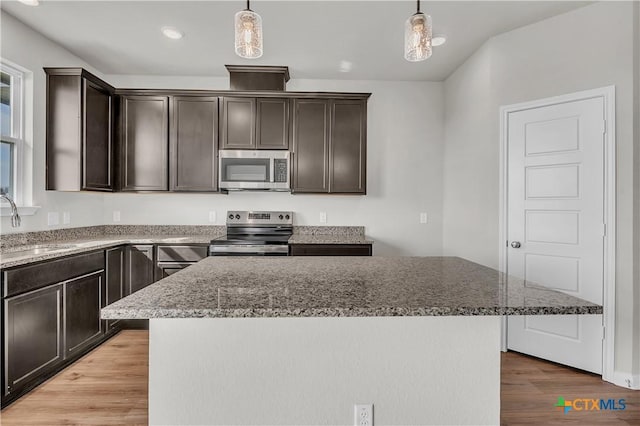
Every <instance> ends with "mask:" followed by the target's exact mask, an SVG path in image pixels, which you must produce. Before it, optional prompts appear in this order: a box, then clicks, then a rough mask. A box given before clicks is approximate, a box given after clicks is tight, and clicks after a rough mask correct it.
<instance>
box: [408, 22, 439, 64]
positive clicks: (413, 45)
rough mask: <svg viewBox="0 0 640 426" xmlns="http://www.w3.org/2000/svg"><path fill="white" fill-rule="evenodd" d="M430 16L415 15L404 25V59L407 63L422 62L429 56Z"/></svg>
mask: <svg viewBox="0 0 640 426" xmlns="http://www.w3.org/2000/svg"><path fill="white" fill-rule="evenodd" d="M431 36H432V35H431V16H429V15H425V14H424V13H422V12H418V13H415V14H413V15H411V16H410V17H409V19H407V22H406V23H405V25H404V58H405V59H406V60H407V61H411V62H418V61H424V60H425V59H427V58H428V57H429V56H431V51H432V49H431Z"/></svg>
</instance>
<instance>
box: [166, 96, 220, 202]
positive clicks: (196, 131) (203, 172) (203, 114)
mask: <svg viewBox="0 0 640 426" xmlns="http://www.w3.org/2000/svg"><path fill="white" fill-rule="evenodd" d="M217 153H218V98H216V97H194V96H191V97H188V96H176V97H174V98H173V100H172V103H171V148H170V158H171V190H172V191H216V190H217V189H218V188H217Z"/></svg>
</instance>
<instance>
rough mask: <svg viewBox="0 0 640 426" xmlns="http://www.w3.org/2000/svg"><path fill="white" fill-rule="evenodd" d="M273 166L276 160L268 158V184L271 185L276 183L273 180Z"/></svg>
mask: <svg viewBox="0 0 640 426" xmlns="http://www.w3.org/2000/svg"><path fill="white" fill-rule="evenodd" d="M275 165H276V160H275V158H273V157H271V158H269V182H270V183H273V182H275V181H276V179H275V171H274V169H275Z"/></svg>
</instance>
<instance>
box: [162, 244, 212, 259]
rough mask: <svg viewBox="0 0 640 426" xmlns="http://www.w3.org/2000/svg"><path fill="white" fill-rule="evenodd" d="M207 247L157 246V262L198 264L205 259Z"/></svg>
mask: <svg viewBox="0 0 640 426" xmlns="http://www.w3.org/2000/svg"><path fill="white" fill-rule="evenodd" d="M207 251H208V246H199V245H189V246H185V245H180V246H158V255H157V258H156V260H157V261H158V262H198V261H200V260H202V259H204V258H205V257H207Z"/></svg>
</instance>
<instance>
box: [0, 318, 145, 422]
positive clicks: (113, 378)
mask: <svg viewBox="0 0 640 426" xmlns="http://www.w3.org/2000/svg"><path fill="white" fill-rule="evenodd" d="M148 371H149V334H148V332H147V331H144V330H127V331H123V332H121V333H119V334H118V335H117V336H115V337H113V338H111V339H109V340H108V341H107V342H105V343H104V344H102V345H101V346H100V347H98V348H97V349H94V350H93V351H92V352H90V353H88V354H87V355H85V356H84V357H82V358H81V359H80V360H78V361H77V362H76V363H74V364H72V365H71V366H69V367H67V368H66V369H64V370H63V371H62V372H60V373H59V374H57V375H56V376H54V377H53V378H51V379H50V380H48V381H47V382H45V383H43V384H42V385H40V386H39V387H37V388H36V389H34V390H33V391H32V392H31V393H29V394H27V395H25V396H24V397H22V398H20V399H19V400H18V401H16V402H14V403H13V404H11V405H9V406H8V407H7V408H6V409H4V410H2V414H1V416H2V418H1V421H0V423H1V424H2V425H3V426H5V425H69V424H82V425H98V424H99V425H124V424H147V393H148V383H147V377H148Z"/></svg>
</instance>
